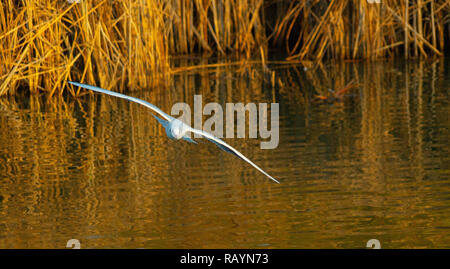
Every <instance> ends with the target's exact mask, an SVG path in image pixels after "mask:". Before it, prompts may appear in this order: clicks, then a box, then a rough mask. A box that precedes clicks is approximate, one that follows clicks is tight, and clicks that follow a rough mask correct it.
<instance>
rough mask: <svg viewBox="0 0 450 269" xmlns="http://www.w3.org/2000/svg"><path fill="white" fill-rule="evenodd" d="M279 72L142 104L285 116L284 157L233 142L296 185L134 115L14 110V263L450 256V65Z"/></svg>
mask: <svg viewBox="0 0 450 269" xmlns="http://www.w3.org/2000/svg"><path fill="white" fill-rule="evenodd" d="M269 68H271V72H273V73H271V72H264V71H263V70H262V68H260V66H258V65H256V66H244V67H236V66H228V67H227V66H225V67H217V68H214V69H208V70H201V71H195V72H190V73H182V74H177V75H176V76H175V77H174V80H173V84H172V85H171V86H170V87H167V88H157V89H149V90H148V91H138V92H136V91H135V92H129V94H130V95H133V96H136V97H138V98H141V99H144V100H147V101H149V102H151V103H153V104H156V105H157V106H159V107H161V108H162V109H163V110H164V111H166V112H170V109H171V107H172V105H173V104H175V103H177V102H186V103H188V104H191V105H192V104H193V96H194V95H195V94H201V95H202V96H203V102H204V103H208V102H217V103H219V104H222V105H223V106H224V107H225V103H228V102H234V103H237V102H243V103H244V104H246V103H249V102H253V103H274V102H276V103H279V104H280V129H279V131H280V133H279V136H280V141H279V145H278V147H277V148H276V149H272V150H262V149H260V147H259V145H260V142H261V139H250V138H243V139H242V138H239V139H238V138H235V139H226V141H227V142H228V143H230V144H231V145H232V146H234V147H235V148H236V149H238V150H239V151H241V152H242V153H243V154H244V155H246V156H248V157H249V158H250V159H251V160H253V161H254V162H255V163H257V164H258V165H260V166H261V167H262V168H263V169H264V170H266V171H267V172H268V173H269V174H271V175H273V176H274V177H275V178H277V179H279V180H280V181H281V184H276V183H274V182H272V181H270V180H269V179H268V178H266V177H265V176H264V175H262V174H261V173H259V172H258V171H256V170H255V169H253V168H252V167H251V166H249V165H248V164H246V163H245V162H243V161H241V160H239V159H238V158H236V157H235V156H232V155H230V154H227V153H225V152H222V151H220V150H219V149H217V148H216V147H215V146H214V145H213V144H211V143H208V142H205V143H199V145H193V144H189V143H187V142H184V141H181V142H180V141H178V142H177V141H172V140H169V139H168V138H167V137H166V135H165V132H164V130H163V128H162V127H161V126H159V124H157V122H156V121H155V120H154V119H153V118H152V116H151V115H150V113H149V110H148V109H146V108H145V107H142V106H139V105H137V104H132V103H130V102H127V101H125V100H121V99H117V98H114V97H108V96H100V95H85V96H82V97H80V98H78V99H75V98H72V97H68V96H66V97H63V98H53V99H51V100H49V101H47V98H46V97H45V96H34V95H33V96H25V95H22V94H18V95H17V96H15V97H3V98H0V128H1V132H0V248H64V247H65V245H66V242H67V241H68V240H69V239H71V238H75V239H78V240H79V241H80V242H81V248H364V247H365V245H366V242H367V241H368V240H369V239H372V238H375V239H378V240H379V241H380V242H381V247H382V248H449V247H450V146H449V143H448V141H449V138H450V132H449V129H450V120H449V114H450V107H449V100H450V91H449V85H450V64H449V62H448V61H444V60H443V59H441V60H438V61H430V62H406V63H405V62H403V61H400V62H399V61H394V62H376V63H371V64H362V63H358V64H352V63H347V64H328V65H324V66H319V67H317V68H309V69H304V68H303V66H296V65H289V66H269ZM351 80H354V81H355V83H358V86H357V87H355V88H352V89H351V90H349V91H346V92H345V93H343V94H341V95H336V94H335V93H333V91H334V92H337V91H338V90H339V89H342V88H343V87H344V86H345V85H346V84H347V83H348V82H350V81H351ZM329 89H331V90H329ZM318 96H322V97H318ZM324 97H327V99H326V100H323V99H324ZM207 118H208V117H206V116H205V118H204V119H207Z"/></svg>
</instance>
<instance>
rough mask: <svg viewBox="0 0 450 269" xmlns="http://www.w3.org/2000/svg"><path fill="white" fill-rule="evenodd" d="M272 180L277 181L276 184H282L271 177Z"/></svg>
mask: <svg viewBox="0 0 450 269" xmlns="http://www.w3.org/2000/svg"><path fill="white" fill-rule="evenodd" d="M270 179H272V180H273V181H275V182H276V183H278V184H281V183H280V181H278V180H276V179H274V178H273V177H271V178H270Z"/></svg>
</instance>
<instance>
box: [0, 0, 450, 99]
mask: <svg viewBox="0 0 450 269" xmlns="http://www.w3.org/2000/svg"><path fill="white" fill-rule="evenodd" d="M381 1H382V3H381V4H371V3H369V1H362V0H339V1H336V0H328V1H325V0H316V1H314V0H305V1H287V0H286V1H284V0H279V1H275V0H265V1H264V0H245V1H240V0H192V1H178V0H153V1H138V0H128V1H123V0H115V1H106V0H101V1H86V0H81V1H80V2H79V3H76V2H74V1H72V2H74V3H69V2H71V1H62V0H42V1H35V0H23V1H12V0H6V1H1V2H0V96H2V95H7V94H14V92H15V91H16V90H17V89H18V88H20V87H25V88H27V89H29V91H30V92H31V93H37V92H45V93H46V94H47V95H48V96H53V95H61V94H63V92H64V91H68V92H69V94H70V95H72V96H78V95H79V94H80V92H79V89H76V88H72V87H68V85H67V83H66V81H67V80H73V81H79V82H82V83H87V84H95V85H97V86H100V87H103V88H107V89H112V90H115V91H123V90H125V89H127V88H132V89H144V88H148V87H155V86H157V85H166V84H168V83H170V78H171V76H172V75H173V74H176V73H180V72H185V71H189V72H195V70H199V69H202V68H208V67H217V66H219V65H221V63H217V64H205V65H191V66H189V65H187V66H184V65H181V66H174V64H173V60H174V59H175V58H177V57H180V56H189V55H202V56H203V57H206V56H212V57H216V58H218V59H220V58H225V57H228V58H233V59H236V60H235V61H234V62H231V64H233V65H244V64H247V63H249V62H252V61H253V62H254V61H255V59H257V61H258V62H259V63H261V64H262V66H263V67H266V66H267V64H280V63H304V64H311V63H316V62H320V61H322V60H329V59H336V60H368V61H370V60H375V59H385V58H393V57H402V58H406V59H410V58H430V57H436V56H444V53H445V49H446V46H448V43H449V42H450V40H449V39H450V0H435V1H433V0H392V1H386V0H381ZM447 50H448V49H447ZM272 53H278V54H283V55H285V57H284V59H285V60H283V61H270V60H269V59H270V58H271V57H269V55H272ZM223 64H224V65H226V64H227V63H223Z"/></svg>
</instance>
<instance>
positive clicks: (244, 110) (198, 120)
mask: <svg viewBox="0 0 450 269" xmlns="http://www.w3.org/2000/svg"><path fill="white" fill-rule="evenodd" d="M268 108H269V104H267V103H259V104H255V103H248V104H246V105H244V104H243V103H226V104H225V113H224V109H223V108H222V106H221V105H220V104H218V103H208V104H206V105H205V106H204V107H203V100H202V96H201V95H194V124H193V126H192V125H191V115H192V114H191V111H192V110H191V107H190V106H189V105H188V104H186V103H176V104H174V105H173V106H172V110H171V112H170V113H171V115H172V116H174V117H176V116H178V119H179V120H181V121H182V122H184V123H186V124H187V125H189V126H192V127H193V128H195V129H199V130H203V131H205V132H208V133H211V134H213V135H214V136H216V137H218V138H223V137H225V138H234V137H235V127H236V137H237V138H245V137H246V130H247V128H246V125H248V138H258V134H259V138H262V139H266V140H267V141H262V142H261V143H260V148H261V149H274V148H276V147H278V143H279V141H280V138H279V110H280V106H279V104H278V103H271V104H270V127H268V123H269V112H268ZM247 114H248V124H246V123H247V121H246V118H247V117H246V115H247ZM203 115H206V116H210V117H209V118H208V119H207V120H206V121H205V122H204V123H203V122H202V118H203ZM224 118H225V120H224ZM235 121H236V126H235ZM200 137H201V136H199V135H197V134H195V135H194V138H200Z"/></svg>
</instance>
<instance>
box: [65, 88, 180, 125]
mask: <svg viewBox="0 0 450 269" xmlns="http://www.w3.org/2000/svg"><path fill="white" fill-rule="evenodd" d="M67 82H68V83H70V84H72V85H75V86H78V87H81V88H85V89H88V90H91V91H94V92H100V93H104V94H108V95H112V96H115V97H119V98H123V99H126V100H128V101H131V102H135V103H138V104H140V105H143V106H146V107H148V108H150V109H151V110H153V111H154V112H156V113H158V114H159V115H161V117H163V118H164V119H165V120H167V121H172V120H173V117H172V116H170V115H168V114H166V113H165V112H164V111H162V110H161V109H159V107H157V106H155V105H152V104H150V103H149V102H146V101H144V100H141V99H138V98H135V97H131V96H128V95H125V94H121V93H118V92H112V91H108V90H105V89H102V88H99V87H95V86H92V85H88V84H82V83H78V82H72V81H67Z"/></svg>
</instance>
